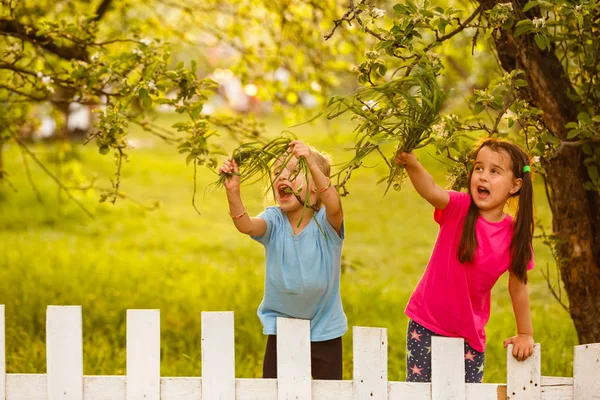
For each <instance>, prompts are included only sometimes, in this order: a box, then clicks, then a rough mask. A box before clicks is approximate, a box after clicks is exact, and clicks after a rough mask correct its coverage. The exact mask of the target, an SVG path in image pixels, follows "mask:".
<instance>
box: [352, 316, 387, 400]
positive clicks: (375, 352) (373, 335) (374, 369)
mask: <svg viewBox="0 0 600 400" xmlns="http://www.w3.org/2000/svg"><path fill="white" fill-rule="evenodd" d="M352 336H353V344H352V346H353V353H354V372H353V379H352V380H353V389H354V394H353V399H354V400H363V399H365V400H366V399H369V400H372V399H380V400H385V399H387V398H388V370H387V368H388V358H387V329H385V328H364V327H359V326H355V327H354V328H353V330H352Z"/></svg>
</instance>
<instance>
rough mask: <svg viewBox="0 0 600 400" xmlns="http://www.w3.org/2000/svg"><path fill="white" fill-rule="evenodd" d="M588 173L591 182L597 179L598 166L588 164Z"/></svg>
mask: <svg viewBox="0 0 600 400" xmlns="http://www.w3.org/2000/svg"><path fill="white" fill-rule="evenodd" d="M587 170H588V175H589V176H590V179H591V180H592V181H593V182H596V181H598V167H596V166H595V165H590V166H589V167H588V168H587Z"/></svg>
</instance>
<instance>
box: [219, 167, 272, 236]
mask: <svg viewBox="0 0 600 400" xmlns="http://www.w3.org/2000/svg"><path fill="white" fill-rule="evenodd" d="M219 173H221V174H231V176H230V177H229V178H227V179H225V192H226V193H227V201H228V202H229V215H230V216H231V218H232V220H233V224H234V225H235V227H236V228H237V230H238V231H240V232H242V233H245V234H246V235H250V236H262V235H264V234H265V232H266V231H267V223H266V222H265V220H264V219H262V218H256V217H253V218H251V217H250V216H249V215H248V210H247V209H246V206H244V203H243V201H242V195H241V193H240V172H239V168H238V166H237V164H236V162H235V161H234V160H233V159H231V158H229V159H227V161H225V163H223V165H222V166H221V168H219Z"/></svg>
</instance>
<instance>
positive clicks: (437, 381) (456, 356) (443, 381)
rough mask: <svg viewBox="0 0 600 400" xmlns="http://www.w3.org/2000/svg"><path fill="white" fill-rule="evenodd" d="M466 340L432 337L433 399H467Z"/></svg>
mask: <svg viewBox="0 0 600 400" xmlns="http://www.w3.org/2000/svg"><path fill="white" fill-rule="evenodd" d="M465 391H466V387H465V340H464V339H462V338H450V337H441V336H432V337H431V399H432V400H464V399H465V396H466V395H465Z"/></svg>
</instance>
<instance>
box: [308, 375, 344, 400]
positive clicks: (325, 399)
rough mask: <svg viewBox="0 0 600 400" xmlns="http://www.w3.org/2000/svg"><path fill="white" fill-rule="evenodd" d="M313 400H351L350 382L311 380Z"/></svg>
mask: <svg viewBox="0 0 600 400" xmlns="http://www.w3.org/2000/svg"><path fill="white" fill-rule="evenodd" d="M312 396H313V400H330V399H335V400H352V381H330V380H313V385H312Z"/></svg>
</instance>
